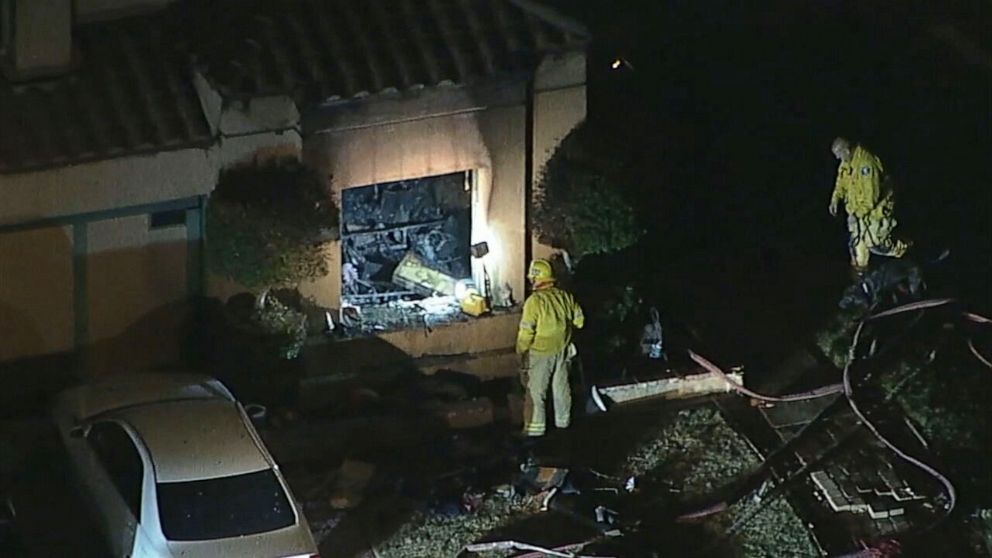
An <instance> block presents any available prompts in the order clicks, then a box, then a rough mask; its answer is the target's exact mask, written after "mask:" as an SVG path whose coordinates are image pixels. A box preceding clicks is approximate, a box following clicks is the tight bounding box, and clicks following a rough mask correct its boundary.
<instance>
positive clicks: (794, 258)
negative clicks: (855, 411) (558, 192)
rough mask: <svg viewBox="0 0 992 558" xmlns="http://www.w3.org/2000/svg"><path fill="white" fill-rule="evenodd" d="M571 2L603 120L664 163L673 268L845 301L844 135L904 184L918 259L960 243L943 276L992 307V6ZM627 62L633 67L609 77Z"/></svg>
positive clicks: (659, 189)
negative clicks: (837, 187) (974, 49)
mask: <svg viewBox="0 0 992 558" xmlns="http://www.w3.org/2000/svg"><path fill="white" fill-rule="evenodd" d="M559 4H560V9H561V10H562V11H563V12H567V13H570V14H572V15H575V16H576V17H578V18H580V19H583V20H584V21H586V22H588V24H589V26H590V28H591V29H592V31H593V33H594V36H595V41H594V44H593V48H592V57H591V60H590V77H589V79H590V107H589V111H590V115H591V117H592V118H595V119H598V120H600V121H602V122H607V123H611V124H613V125H615V130H617V133H616V134H615V137H616V141H617V142H619V143H621V144H622V145H624V146H625V147H626V148H627V149H629V150H631V151H633V152H634V153H635V155H636V157H637V158H638V159H639V160H640V161H641V162H642V163H643V164H644V165H645V168H646V169H648V172H646V173H645V176H646V177H647V178H646V179H645V183H644V193H645V195H646V197H649V198H651V200H652V201H651V202H650V204H648V205H647V206H645V207H649V206H650V207H649V211H650V216H651V217H652V218H651V219H650V221H649V225H650V226H651V227H652V230H651V235H650V236H649V239H648V240H647V241H646V244H647V246H646V248H647V250H644V249H642V250H640V251H639V252H638V253H639V254H650V256H649V257H648V258H646V259H648V260H651V261H650V262H648V263H647V267H649V268H652V270H653V273H654V274H655V276H656V277H657V276H669V277H670V276H671V275H672V274H673V268H674V267H678V266H680V265H681V266H683V267H685V266H688V267H695V268H697V269H698V268H700V267H702V268H704V269H706V271H703V272H700V273H697V274H696V275H693V274H692V273H685V272H684V271H683V272H680V273H681V274H680V280H682V281H683V282H690V283H691V282H697V281H709V280H712V281H713V283H714V285H715V286H717V287H721V288H723V289H724V291H723V292H722V293H718V292H714V291H712V290H710V291H708V292H709V293H710V295H711V297H713V298H717V299H720V300H723V301H727V300H728V299H732V298H741V297H746V296H747V294H749V293H751V292H752V291H754V289H761V288H763V287H764V288H767V289H768V291H769V293H766V296H765V298H764V299H763V300H764V301H765V302H769V301H771V302H772V303H778V302H779V301H780V300H781V298H780V297H781V296H783V295H784V296H785V297H786V298H787V299H788V300H786V301H784V302H783V303H782V304H780V306H787V305H788V304H789V303H795V306H796V309H795V312H796V316H800V315H802V313H803V312H805V311H807V310H810V309H811V308H810V304H809V303H806V302H804V301H802V300H800V298H801V297H808V298H810V299H814V298H816V297H818V296H821V295H822V298H824V299H830V300H832V301H835V300H836V298H830V297H833V296H834V295H836V294H838V293H837V289H839V288H842V287H843V285H844V284H845V283H846V281H847V280H848V279H847V274H846V257H847V256H846V236H847V234H846V229H845V226H844V224H843V220H842V219H841V218H831V217H830V216H829V214H828V213H827V204H828V201H829V196H830V192H831V189H832V187H833V179H834V173H835V170H836V165H837V162H836V160H835V159H834V158H833V156H832V155H831V153H830V150H829V148H830V143H831V140H832V139H833V138H834V137H835V136H837V135H844V136H846V137H850V138H852V139H855V140H861V141H863V142H864V143H865V144H866V145H867V146H868V147H869V148H871V149H872V150H873V151H874V152H876V153H877V154H878V155H880V156H881V157H882V159H883V161H884V163H885V165H886V168H887V170H888V171H889V172H890V173H891V174H892V175H893V176H894V178H895V179H896V180H897V182H896V184H897V187H898V188H899V197H898V208H897V211H898V215H899V216H900V223H901V225H900V226H901V227H902V229H903V231H904V232H905V233H906V234H907V235H908V236H910V237H911V238H913V239H914V240H915V241H916V242H917V244H918V246H919V249H918V250H917V252H916V253H917V255H919V256H920V257H922V258H926V257H928V256H929V255H932V254H936V253H938V252H939V251H940V249H942V248H944V247H948V248H951V250H952V257H951V258H950V259H949V260H948V261H947V262H945V263H943V264H941V266H940V268H939V269H937V270H934V271H935V273H934V274H933V275H934V277H933V278H934V279H935V280H934V281H932V283H933V284H934V285H938V286H940V287H942V288H947V289H949V290H951V291H953V292H954V294H959V295H961V296H963V297H965V298H966V299H967V300H970V301H973V302H974V303H975V304H977V305H979V306H987V305H988V303H989V284H990V280H992V272H990V270H992V255H990V252H992V223H990V221H992V220H990V216H989V212H990V210H992V163H990V153H992V138H990V106H992V105H990V98H992V62H988V60H989V59H990V57H992V44H989V41H988V38H987V33H986V34H985V35H984V36H983V34H982V33H981V31H982V30H983V29H985V30H987V29H988V28H989V18H990V17H992V6H988V4H987V3H985V4H983V3H981V2H960V3H955V2H942V3H940V6H938V7H930V8H927V9H918V8H914V7H913V5H914V4H915V3H913V2H900V3H898V4H899V7H898V8H893V7H891V6H888V4H893V3H884V2H873V1H851V2H846V1H839V0H832V1H819V2H791V1H784V0H781V1H769V2H761V3H735V2H695V1H681V2H674V1H667V2H630V1H628V2H619V1H618V2H609V1H600V0H576V1H570V0H563V1H562V2H560V3H559ZM741 4H747V7H742V6H741ZM921 4H922V3H921ZM929 4H934V3H929ZM754 6H759V7H757V8H756V7H754ZM980 6H981V7H980ZM948 25H950V26H951V27H950V28H951V29H954V30H955V31H957V32H960V33H961V34H959V35H957V37H959V38H960V37H964V40H965V41H967V40H972V41H976V40H984V41H985V44H979V48H980V49H981V53H984V57H985V60H986V64H988V65H985V66H983V65H981V64H976V63H974V62H973V61H972V60H970V59H969V58H968V57H967V55H966V53H965V54H963V53H962V50H961V49H956V48H952V47H951V46H950V44H949V43H948V42H947V41H945V40H942V39H940V38H939V37H938V35H937V33H935V32H934V30H935V29H947V28H948ZM618 55H619V56H623V57H625V58H626V59H627V60H629V62H630V63H631V64H632V65H633V68H634V69H633V71H619V72H614V71H610V70H609V62H610V60H611V59H612V57H614V56H618ZM655 217H657V218H655ZM660 238H665V239H667V241H668V242H667V243H666V242H662V241H659V240H658V239H660ZM642 248H645V247H642ZM652 248H654V249H652ZM680 258H681V259H680ZM603 267H604V268H606V267H610V266H603ZM628 269H629V268H628ZM631 272H632V273H633V271H631ZM713 276H716V278H715V279H713ZM824 277H827V279H824ZM727 283H732V284H734V285H735V287H733V288H731V287H727V286H726V284H727ZM654 284H655V286H656V287H657V288H658V289H665V288H668V289H669V291H670V292H671V291H672V290H673V289H677V288H680V285H679V283H678V281H677V280H673V281H672V283H671V284H669V285H668V286H667V287H665V286H661V285H660V284H659V283H657V282H655V283H654ZM771 285H774V287H772V286H771ZM773 290H774V291H775V292H774V293H772V292H770V291H773ZM670 296H671V295H670ZM756 296H757V297H758V298H759V299H760V298H761V296H762V295H756ZM776 297H779V298H776ZM828 304H832V302H830V301H827V302H822V304H821V306H822V307H823V308H824V309H825V308H826V307H827V305H828ZM696 310H698V308H693V311H696ZM783 312H786V313H787V312H788V311H787V310H783ZM737 327H739V325H738V326H737Z"/></svg>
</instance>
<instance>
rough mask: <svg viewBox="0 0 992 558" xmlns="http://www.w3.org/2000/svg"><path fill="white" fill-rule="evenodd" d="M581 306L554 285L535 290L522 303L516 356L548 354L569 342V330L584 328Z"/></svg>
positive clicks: (570, 332) (570, 336)
mask: <svg viewBox="0 0 992 558" xmlns="http://www.w3.org/2000/svg"><path fill="white" fill-rule="evenodd" d="M585 321H586V319H585V316H584V315H583V314H582V307H580V306H579V304H578V303H577V302H575V298H574V297H573V296H572V294H571V293H569V292H568V291H565V290H562V289H559V288H558V287H556V286H554V284H551V285H547V286H541V287H538V288H537V290H535V291H534V293H533V294H531V295H530V296H529V297H527V301H526V302H524V312H523V316H521V318H520V330H519V332H518V333H517V353H519V354H523V353H526V352H528V351H530V352H533V353H535V354H541V355H550V354H554V353H557V352H558V351H561V350H562V349H564V348H565V347H567V346H568V344H569V343H571V342H572V331H573V330H574V329H582V326H583V325H585Z"/></svg>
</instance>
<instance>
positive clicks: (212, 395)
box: [62, 373, 234, 420]
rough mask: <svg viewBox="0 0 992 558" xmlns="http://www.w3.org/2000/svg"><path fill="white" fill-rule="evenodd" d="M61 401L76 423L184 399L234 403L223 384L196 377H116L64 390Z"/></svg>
mask: <svg viewBox="0 0 992 558" xmlns="http://www.w3.org/2000/svg"><path fill="white" fill-rule="evenodd" d="M62 397H64V398H66V399H69V400H73V401H74V402H75V405H74V406H73V407H74V408H75V411H76V419H77V420H87V419H90V418H93V417H95V416H97V415H100V414H104V413H108V412H111V411H115V410H118V409H124V408H127V407H133V406H140V405H144V404H147V403H154V402H160V401H170V400H185V399H222V400H227V401H234V397H233V396H232V395H231V392H230V391H228V389H227V388H226V387H224V384H222V383H220V382H219V381H218V380H215V379H213V378H211V377H209V376H203V375H199V374H154V373H138V374H119V375H114V376H110V377H107V378H105V379H103V380H100V381H98V382H95V383H91V384H84V385H81V386H77V387H74V388H72V389H69V390H67V391H66V392H65V393H64V394H63V395H62Z"/></svg>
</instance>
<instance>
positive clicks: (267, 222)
mask: <svg viewBox="0 0 992 558" xmlns="http://www.w3.org/2000/svg"><path fill="white" fill-rule="evenodd" d="M337 227H338V210H337V207H336V206H335V204H334V203H333V201H332V200H331V198H330V196H329V193H328V192H327V189H326V187H325V185H324V184H323V183H322V181H321V180H320V179H319V178H318V177H317V175H316V174H315V173H314V172H313V170H311V169H309V168H307V167H306V166H304V165H302V164H301V163H299V162H297V161H294V160H291V161H284V162H279V163H272V164H267V165H251V166H239V167H235V168H232V169H228V170H226V171H224V172H223V173H222V174H221V176H220V180H219V182H218V183H217V188H216V190H214V193H213V194H212V195H211V196H210V204H209V205H208V207H207V253H208V257H209V263H210V267H211V269H212V270H213V271H215V272H217V273H219V274H221V275H223V276H225V277H227V278H229V279H231V280H233V281H236V282H237V283H239V284H241V285H244V286H245V287H247V288H249V289H252V290H255V291H256V292H261V293H264V292H265V291H266V290H267V289H269V288H272V287H278V286H295V285H297V284H299V283H300V282H301V281H305V280H308V279H315V278H318V277H322V276H324V275H326V274H327V261H326V259H325V256H324V252H323V245H324V243H325V242H326V241H327V240H328V238H329V235H331V234H333V233H334V231H336V230H337Z"/></svg>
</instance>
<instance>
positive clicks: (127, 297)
mask: <svg viewBox="0 0 992 558" xmlns="http://www.w3.org/2000/svg"><path fill="white" fill-rule="evenodd" d="M87 234H88V237H89V253H90V256H89V267H88V270H87V271H88V273H87V300H88V302H89V338H90V342H91V344H92V347H91V348H90V349H89V351H88V354H87V364H88V367H89V368H90V370H91V371H92V372H95V373H105V372H112V371H117V370H115V369H117V368H119V367H120V366H123V365H126V366H127V367H128V369H129V370H136V369H143V368H149V367H153V366H156V365H163V364H167V363H169V362H170V361H174V360H176V359H177V357H178V355H179V353H180V351H179V342H180V335H181V331H180V330H181V328H180V324H181V322H182V320H183V319H184V318H185V308H184V305H183V304H182V301H184V300H185V299H186V227H185V226H173V227H167V228H162V229H154V230H150V229H149V217H148V215H134V216H131V217H125V218H120V219H110V220H105V221H98V222H94V223H90V224H89V225H87Z"/></svg>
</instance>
